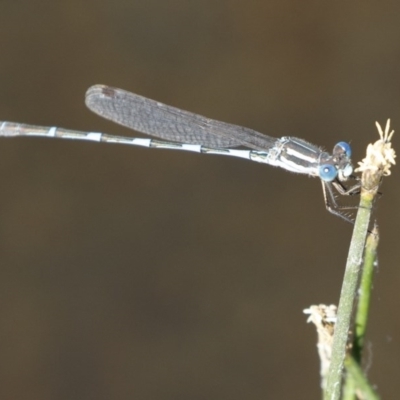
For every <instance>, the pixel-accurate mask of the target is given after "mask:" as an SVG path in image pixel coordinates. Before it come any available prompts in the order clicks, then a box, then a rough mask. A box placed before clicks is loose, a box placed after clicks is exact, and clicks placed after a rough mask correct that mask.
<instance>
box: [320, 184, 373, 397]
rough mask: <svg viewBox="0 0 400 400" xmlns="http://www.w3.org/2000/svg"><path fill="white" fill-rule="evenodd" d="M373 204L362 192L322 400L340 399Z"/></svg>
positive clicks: (371, 197)
mask: <svg viewBox="0 0 400 400" xmlns="http://www.w3.org/2000/svg"><path fill="white" fill-rule="evenodd" d="M373 200H374V194H373V193H371V192H368V191H364V190H362V192H361V198H360V207H359V209H358V213H357V218H356V222H355V224H354V231H353V236H352V239H351V243H350V249H349V255H348V257H347V263H346V270H345V274H344V278H343V286H342V291H341V294H340V301H339V307H338V313H337V322H336V325H335V333H334V337H333V345H332V358H331V365H330V368H329V373H328V376H327V385H326V389H325V393H324V399H325V400H339V399H340V394H341V387H342V377H343V365H344V359H345V356H346V346H347V343H348V336H349V331H350V324H351V316H352V313H353V307H354V303H355V298H356V296H357V285H358V282H359V275H360V266H361V262H362V256H363V251H364V245H365V238H366V236H367V232H368V226H369V222H370V218H371V209H372V203H373Z"/></svg>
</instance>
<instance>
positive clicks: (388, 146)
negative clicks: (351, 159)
mask: <svg viewBox="0 0 400 400" xmlns="http://www.w3.org/2000/svg"><path fill="white" fill-rule="evenodd" d="M375 124H376V127H377V128H378V132H379V136H380V139H379V140H377V141H376V142H375V143H373V144H369V145H368V147H367V155H366V157H365V158H364V159H363V160H362V161H360V162H359V163H358V164H359V165H360V166H359V167H358V168H357V169H356V170H355V172H368V173H369V174H376V173H379V172H381V174H382V175H386V176H387V175H390V166H391V164H396V161H395V157H396V153H395V151H394V149H392V143H391V142H390V140H391V139H392V136H393V134H394V131H393V130H392V131H390V119H388V120H387V122H386V127H385V131H383V130H382V127H381V126H380V125H379V123H378V122H375Z"/></svg>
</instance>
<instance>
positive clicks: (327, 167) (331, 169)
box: [318, 164, 337, 182]
mask: <svg viewBox="0 0 400 400" xmlns="http://www.w3.org/2000/svg"><path fill="white" fill-rule="evenodd" d="M318 172H319V177H320V178H321V179H322V180H323V181H325V182H332V181H333V180H334V179H335V178H336V176H337V170H336V168H335V166H334V165H332V164H322V165H320V166H319V170H318Z"/></svg>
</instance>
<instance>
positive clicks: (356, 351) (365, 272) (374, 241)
mask: <svg viewBox="0 0 400 400" xmlns="http://www.w3.org/2000/svg"><path fill="white" fill-rule="evenodd" d="M378 242H379V236H378V228H377V226H375V227H374V229H373V231H372V233H371V234H370V235H368V238H367V243H366V246H365V253H364V265H363V269H362V276H361V283H360V290H359V298H358V303H357V310H356V315H355V326H354V338H353V347H352V357H353V359H352V362H353V363H357V364H358V365H361V356H362V351H363V347H364V338H365V332H366V328H367V322H368V312H369V307H370V300H371V291H372V278H373V274H374V266H375V261H376V252H377V247H378ZM346 368H347V364H346ZM347 372H348V374H347V375H346V382H345V385H344V388H343V400H354V399H355V398H356V397H355V396H356V395H355V393H356V389H358V390H360V387H359V382H357V381H356V379H355V377H354V374H352V373H350V372H351V371H349V370H347ZM364 381H365V382H363V384H364V385H365V384H368V385H369V383H368V382H367V381H366V379H364ZM371 390H372V388H371Z"/></svg>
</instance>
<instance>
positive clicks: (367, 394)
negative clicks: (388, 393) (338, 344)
mask: <svg viewBox="0 0 400 400" xmlns="http://www.w3.org/2000/svg"><path fill="white" fill-rule="evenodd" d="M345 366H346V370H347V372H348V373H349V375H350V376H351V379H352V380H353V381H354V383H355V386H356V387H357V392H358V393H359V394H360V395H361V396H362V397H361V398H363V399H368V400H379V395H378V394H377V393H376V392H375V390H374V389H372V387H371V385H370V384H369V382H368V380H367V379H366V377H365V375H364V373H363V371H362V370H361V368H360V365H359V364H358V362H357V361H356V360H354V358H353V357H350V356H349V357H346V360H345Z"/></svg>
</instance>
